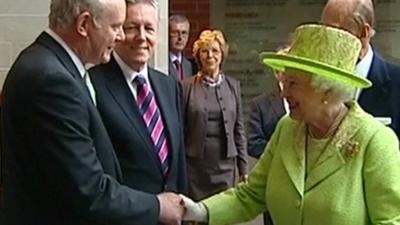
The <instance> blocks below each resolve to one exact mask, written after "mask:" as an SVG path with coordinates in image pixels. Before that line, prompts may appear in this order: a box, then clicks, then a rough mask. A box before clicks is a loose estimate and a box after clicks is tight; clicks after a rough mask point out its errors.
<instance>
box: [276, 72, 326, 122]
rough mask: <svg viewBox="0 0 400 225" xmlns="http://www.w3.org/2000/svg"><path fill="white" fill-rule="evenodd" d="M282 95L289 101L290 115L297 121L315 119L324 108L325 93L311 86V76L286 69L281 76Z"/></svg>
mask: <svg viewBox="0 0 400 225" xmlns="http://www.w3.org/2000/svg"><path fill="white" fill-rule="evenodd" d="M280 79H281V80H280V82H281V83H282V84H283V90H282V92H281V93H282V97H284V98H286V100H287V102H288V103H289V109H290V117H291V118H292V119H294V120H299V121H305V122H310V121H315V120H316V119H318V117H319V115H321V112H322V110H323V109H324V107H325V106H324V104H322V102H323V101H324V98H325V93H324V92H322V91H319V90H316V88H315V87H314V86H312V83H311V81H312V76H311V75H310V74H307V73H306V72H302V71H299V70H291V69H287V70H286V71H285V72H284V73H283V74H282V76H281V78H280Z"/></svg>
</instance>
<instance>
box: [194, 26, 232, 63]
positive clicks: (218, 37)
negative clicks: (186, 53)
mask: <svg viewBox="0 0 400 225" xmlns="http://www.w3.org/2000/svg"><path fill="white" fill-rule="evenodd" d="M213 41H216V42H218V44H219V46H220V48H221V52H222V61H221V65H220V67H221V66H222V65H223V64H224V62H225V59H226V57H227V56H228V44H227V43H226V40H225V37H224V34H223V33H222V32H221V31H220V30H208V29H207V30H203V31H202V32H201V33H200V36H199V38H198V39H197V40H196V41H195V42H194V44H193V50H192V52H193V58H194V59H195V60H196V63H197V65H198V67H199V68H201V66H202V65H201V62H200V58H199V51H200V49H201V48H202V47H203V46H204V45H206V44H208V43H210V42H213Z"/></svg>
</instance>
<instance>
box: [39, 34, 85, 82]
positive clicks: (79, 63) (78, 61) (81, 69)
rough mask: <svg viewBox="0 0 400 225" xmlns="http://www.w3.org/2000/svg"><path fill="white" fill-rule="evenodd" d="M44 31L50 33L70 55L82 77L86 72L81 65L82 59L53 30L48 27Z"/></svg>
mask: <svg viewBox="0 0 400 225" xmlns="http://www.w3.org/2000/svg"><path fill="white" fill-rule="evenodd" d="M45 32H46V33H47V34H48V35H50V36H51V37H52V38H53V39H54V40H55V41H56V42H57V43H58V44H60V45H61V46H62V47H63V48H64V50H65V51H66V52H67V53H68V55H69V57H71V59H72V62H73V63H74V64H75V66H76V68H77V69H78V71H79V74H80V75H81V76H82V77H83V76H84V75H85V73H86V69H85V66H84V65H83V63H82V61H81V60H80V59H79V57H78V56H77V55H76V54H75V52H74V51H73V50H72V49H71V48H70V47H69V46H68V44H67V43H65V41H64V40H63V39H62V38H61V37H60V36H59V35H58V34H56V33H55V32H54V31H53V30H51V29H50V28H48V29H46V30H45Z"/></svg>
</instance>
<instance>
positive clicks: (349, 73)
mask: <svg viewBox="0 0 400 225" xmlns="http://www.w3.org/2000/svg"><path fill="white" fill-rule="evenodd" d="M360 48H361V43H360V42H359V40H358V39H357V38H356V37H355V36H353V35H351V34H350V33H348V32H346V31H343V30H340V29H337V28H333V27H327V26H323V25H311V24H309V25H302V26H300V27H298V28H297V29H296V31H295V33H294V39H293V42H292V47H291V49H290V51H289V53H287V54H283V55H282V54H275V53H263V54H262V55H261V59H262V62H263V63H264V64H266V65H268V66H271V67H272V68H274V69H278V70H284V75H283V77H282V80H281V82H282V83H283V84H284V88H283V92H282V95H283V97H284V98H286V100H287V101H288V103H289V107H290V115H289V117H284V118H283V119H282V120H281V121H280V122H279V123H278V125H277V128H276V130H275V132H274V134H273V136H272V138H271V140H270V142H269V143H268V145H267V147H266V150H265V152H264V154H263V155H262V156H261V158H260V160H259V161H258V163H257V164H256V166H255V167H254V168H253V170H252V172H251V173H250V175H249V179H248V183H241V184H239V185H238V186H237V187H235V188H232V189H229V190H227V191H225V192H222V193H220V194H217V195H214V196H212V197H210V198H208V199H205V200H203V201H202V202H201V203H194V202H193V201H191V200H190V199H188V198H186V197H184V196H182V198H183V200H184V204H185V206H186V208H187V210H186V214H185V217H184V219H186V220H192V221H199V222H208V223H209V224H211V225H218V224H221V225H222V224H234V223H238V222H243V221H247V220H250V219H252V218H254V217H255V216H257V215H258V214H260V213H262V212H264V211H269V212H270V214H271V217H272V220H273V222H274V225H300V224H302V225H322V224H323V225H367V224H386V225H388V224H391V225H394V224H400V152H399V145H398V140H397V137H396V135H395V134H394V132H393V131H392V130H391V129H390V128H388V127H386V126H385V125H383V124H382V123H380V122H379V121H377V120H376V119H374V118H373V117H372V116H371V115H369V114H367V113H366V112H364V111H363V110H362V109H361V108H360V107H359V106H358V104H357V103H356V102H354V101H352V100H351V99H352V95H353V93H354V90H355V88H366V87H369V86H370V85H371V83H370V82H369V81H368V80H366V79H364V78H361V77H359V76H357V75H356V74H354V73H353V71H354V66H355V64H356V60H357V57H358V54H359V51H360Z"/></svg>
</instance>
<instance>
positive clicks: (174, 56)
mask: <svg viewBox="0 0 400 225" xmlns="http://www.w3.org/2000/svg"><path fill="white" fill-rule="evenodd" d="M169 58H170V59H171V62H175V61H176V60H178V61H179V62H180V63H182V53H179V54H178V55H175V54H174V53H172V52H170V53H169Z"/></svg>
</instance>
